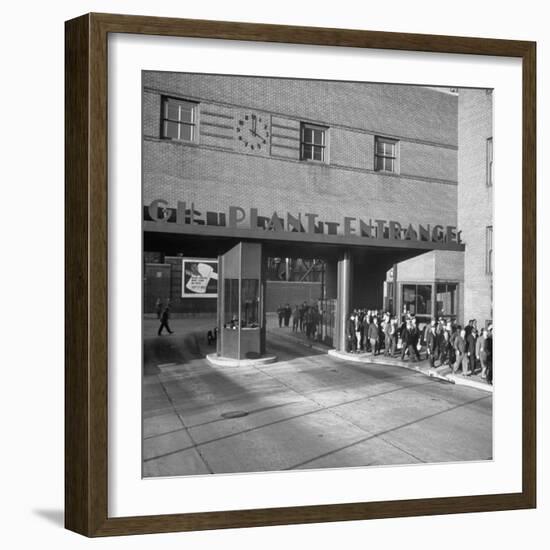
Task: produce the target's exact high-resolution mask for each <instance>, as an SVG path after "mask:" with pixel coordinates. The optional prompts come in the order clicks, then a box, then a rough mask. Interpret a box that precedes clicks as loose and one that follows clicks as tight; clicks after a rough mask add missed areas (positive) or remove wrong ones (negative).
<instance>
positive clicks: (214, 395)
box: [143, 319, 492, 477]
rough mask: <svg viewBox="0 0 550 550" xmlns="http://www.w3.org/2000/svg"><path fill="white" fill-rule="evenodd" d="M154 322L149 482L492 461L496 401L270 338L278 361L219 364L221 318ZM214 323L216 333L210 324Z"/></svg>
mask: <svg viewBox="0 0 550 550" xmlns="http://www.w3.org/2000/svg"><path fill="white" fill-rule="evenodd" d="M172 324H173V328H174V330H175V334H174V335H172V336H162V337H160V338H159V337H157V336H156V335H155V330H154V329H155V327H156V321H146V326H145V330H144V335H145V354H144V357H145V362H146V364H145V376H144V385H143V417H144V418H143V421H144V426H143V427H144V441H143V459H144V462H143V468H144V475H145V476H147V477H148V476H171V475H193V474H207V473H229V472H257V471H273V470H291V469H299V468H331V467H349V466H370V465H383V464H411V463H419V462H424V463H425V462H446V461H463V460H488V459H491V457H492V395H491V394H489V393H487V392H483V391H479V390H476V389H473V388H467V387H459V386H455V385H452V384H448V383H445V382H440V381H437V380H435V379H431V378H428V377H425V376H423V375H422V374H419V373H416V372H414V371H410V370H406V369H402V368H399V367H395V366H386V365H373V364H359V363H350V362H347V361H344V360H340V359H335V358H332V357H329V356H328V355H326V354H325V353H321V352H319V351H315V350H311V349H309V348H306V347H304V346H303V345H301V344H299V343H297V342H295V341H294V340H293V339H292V338H289V337H288V336H287V335H286V333H285V331H284V330H275V331H270V333H269V337H268V342H269V348H270V351H271V352H273V353H275V354H276V355H277V356H278V357H279V361H278V362H277V363H274V364H270V365H264V366H255V367H213V366H211V365H210V364H209V363H207V361H206V360H205V359H204V355H205V354H206V353H208V352H211V351H212V348H209V347H208V346H207V345H206V343H205V338H204V335H205V329H206V328H207V327H209V326H210V324H211V321H210V320H208V319H205V320H196V321H194V322H193V323H192V329H193V330H191V325H190V324H189V322H188V321H178V320H174V321H173V323H172ZM203 325H204V326H203Z"/></svg>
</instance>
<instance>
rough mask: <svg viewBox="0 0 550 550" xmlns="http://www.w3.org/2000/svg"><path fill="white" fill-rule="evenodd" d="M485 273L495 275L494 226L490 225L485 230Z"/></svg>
mask: <svg viewBox="0 0 550 550" xmlns="http://www.w3.org/2000/svg"><path fill="white" fill-rule="evenodd" d="M485 273H486V274H487V275H492V274H493V226H492V225H488V226H487V227H486V229H485Z"/></svg>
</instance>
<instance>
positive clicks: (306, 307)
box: [277, 302, 321, 340]
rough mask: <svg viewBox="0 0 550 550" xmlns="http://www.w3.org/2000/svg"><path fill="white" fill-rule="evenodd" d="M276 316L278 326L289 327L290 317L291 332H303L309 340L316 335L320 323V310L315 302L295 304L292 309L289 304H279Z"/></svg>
mask: <svg viewBox="0 0 550 550" xmlns="http://www.w3.org/2000/svg"><path fill="white" fill-rule="evenodd" d="M277 317H278V319H279V327H283V326H285V327H289V326H290V319H291V318H292V332H303V333H305V335H306V336H307V337H308V338H309V339H310V340H314V339H315V338H316V337H317V334H318V332H319V329H320V325H321V312H320V311H319V307H318V306H317V305H316V304H314V305H310V304H308V303H307V302H303V303H302V304H301V305H295V306H294V309H293V308H291V307H290V304H286V305H284V306H282V305H281V306H279V307H278V308H277Z"/></svg>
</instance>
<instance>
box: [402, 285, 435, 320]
mask: <svg viewBox="0 0 550 550" xmlns="http://www.w3.org/2000/svg"><path fill="white" fill-rule="evenodd" d="M402 304H403V307H404V308H405V309H406V311H407V312H408V313H410V314H411V315H415V316H416V317H417V319H418V320H419V321H422V322H427V321H428V320H429V319H430V318H431V315H432V285H403V286H402Z"/></svg>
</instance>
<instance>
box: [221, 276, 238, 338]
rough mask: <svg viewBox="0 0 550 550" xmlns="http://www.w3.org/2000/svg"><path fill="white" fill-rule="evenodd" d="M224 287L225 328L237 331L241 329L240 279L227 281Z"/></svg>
mask: <svg viewBox="0 0 550 550" xmlns="http://www.w3.org/2000/svg"><path fill="white" fill-rule="evenodd" d="M224 285H225V289H224V295H225V303H224V312H225V318H224V320H223V323H224V327H225V328H228V329H233V330H237V329H238V328H239V279H225V280H224Z"/></svg>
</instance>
